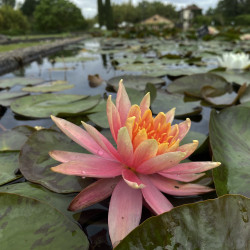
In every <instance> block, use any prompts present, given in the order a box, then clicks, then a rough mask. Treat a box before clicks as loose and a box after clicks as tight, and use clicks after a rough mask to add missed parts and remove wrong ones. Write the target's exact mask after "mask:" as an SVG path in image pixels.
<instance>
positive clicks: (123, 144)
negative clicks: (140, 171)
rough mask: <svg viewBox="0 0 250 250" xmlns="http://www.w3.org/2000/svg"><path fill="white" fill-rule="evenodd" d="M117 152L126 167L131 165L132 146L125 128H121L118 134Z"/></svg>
mask: <svg viewBox="0 0 250 250" xmlns="http://www.w3.org/2000/svg"><path fill="white" fill-rule="evenodd" d="M117 150H118V153H119V154H120V156H121V160H122V162H123V163H125V164H126V165H128V166H132V163H133V145H132V142H131V139H130V136H129V133H128V130H127V128H126V127H122V128H121V129H120V130H119V132H118V138H117Z"/></svg>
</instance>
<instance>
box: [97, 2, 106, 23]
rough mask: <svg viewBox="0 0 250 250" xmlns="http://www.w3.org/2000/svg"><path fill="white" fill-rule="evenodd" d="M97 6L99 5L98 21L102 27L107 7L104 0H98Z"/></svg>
mask: <svg viewBox="0 0 250 250" xmlns="http://www.w3.org/2000/svg"><path fill="white" fill-rule="evenodd" d="M97 6H98V22H99V25H100V27H102V26H103V25H104V24H105V8H104V5H103V2H102V0H97Z"/></svg>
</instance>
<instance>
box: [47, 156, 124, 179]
mask: <svg viewBox="0 0 250 250" xmlns="http://www.w3.org/2000/svg"><path fill="white" fill-rule="evenodd" d="M51 170H53V171H54V172H57V173H61V174H67V175H77V176H83V177H95V178H110V177H115V176H118V175H121V173H122V165H121V163H120V162H117V161H110V160H107V159H104V158H100V157H96V156H93V158H86V159H85V160H84V161H81V162H79V161H69V162H65V163H62V164H60V165H58V166H56V167H52V168H51Z"/></svg>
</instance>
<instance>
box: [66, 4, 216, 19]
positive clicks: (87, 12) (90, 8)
mask: <svg viewBox="0 0 250 250" xmlns="http://www.w3.org/2000/svg"><path fill="white" fill-rule="evenodd" d="M71 1H72V2H74V3H75V4H76V5H77V6H78V7H79V8H81V10H82V14H83V15H84V17H85V18H91V17H94V16H95V15H96V14H97V0H71ZM141 1H142V0H132V3H133V4H134V5H136V4H138V3H139V2H141ZM153 1H154V0H148V2H153ZM158 1H159V2H163V3H165V4H168V3H171V4H173V5H175V6H176V8H177V10H179V9H181V8H183V7H186V6H187V5H190V4H196V5H197V6H199V7H200V8H202V9H203V10H207V9H208V8H209V7H215V6H216V5H217V3H218V1H219V0H158ZM126 2H128V0H111V3H117V4H121V3H126Z"/></svg>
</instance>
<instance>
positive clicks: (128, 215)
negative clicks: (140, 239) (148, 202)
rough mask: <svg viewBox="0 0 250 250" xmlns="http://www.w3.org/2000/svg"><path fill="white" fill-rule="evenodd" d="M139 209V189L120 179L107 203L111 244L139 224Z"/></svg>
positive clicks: (140, 204)
mask: <svg viewBox="0 0 250 250" xmlns="http://www.w3.org/2000/svg"><path fill="white" fill-rule="evenodd" d="M141 211H142V194H141V191H140V190H138V189H134V188H131V187H129V186H128V185H127V184H126V183H125V182H124V180H121V181H120V182H119V183H118V184H117V185H116V187H115V189H114V191H113V194H112V196H111V200H110V205H109V214H108V225H109V235H110V239H111V242H112V244H113V246H116V245H117V244H118V243H119V242H120V241H121V240H122V239H123V238H124V237H125V236H127V234H129V233H130V232H131V231H132V230H133V229H134V228H136V227H137V226H138V225H139V223H140V219H141Z"/></svg>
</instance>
